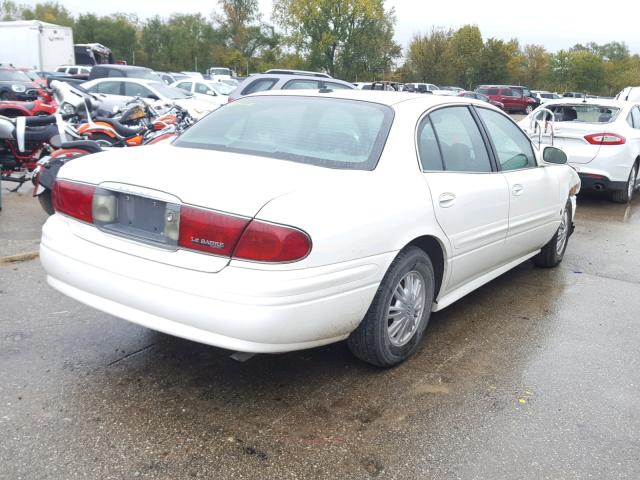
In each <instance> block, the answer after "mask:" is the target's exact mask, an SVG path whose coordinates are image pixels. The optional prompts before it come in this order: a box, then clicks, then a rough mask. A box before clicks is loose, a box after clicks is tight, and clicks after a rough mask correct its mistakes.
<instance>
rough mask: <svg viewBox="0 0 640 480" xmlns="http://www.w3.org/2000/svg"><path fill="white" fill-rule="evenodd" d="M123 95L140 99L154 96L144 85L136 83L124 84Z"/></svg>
mask: <svg viewBox="0 0 640 480" xmlns="http://www.w3.org/2000/svg"><path fill="white" fill-rule="evenodd" d="M124 94H125V96H127V97H138V96H139V97H142V98H152V97H155V96H156V95H154V94H153V92H151V90H149V89H148V88H147V87H145V86H144V85H139V84H137V83H129V82H127V83H125V84H124Z"/></svg>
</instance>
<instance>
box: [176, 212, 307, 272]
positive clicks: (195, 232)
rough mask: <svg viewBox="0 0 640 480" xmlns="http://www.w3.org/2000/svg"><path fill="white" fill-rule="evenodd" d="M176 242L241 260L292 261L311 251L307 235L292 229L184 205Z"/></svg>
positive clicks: (190, 247) (192, 248)
mask: <svg viewBox="0 0 640 480" xmlns="http://www.w3.org/2000/svg"><path fill="white" fill-rule="evenodd" d="M178 245H179V246H180V247H183V248H187V249H189V250H198V251H201V252H206V253H213V254H216V255H222V256H225V257H231V256H233V258H237V259H240V260H252V261H256V262H293V261H296V260H300V259H302V258H304V257H306V256H307V255H308V254H309V252H310V251H311V239H310V238H309V236H308V235H307V234H306V233H304V232H302V231H300V230H297V229H295V228H292V227H286V226H283V225H274V224H271V223H266V222H262V221H260V220H251V219H250V218H246V217H237V216H234V215H229V214H225V213H220V212H216V211H213V210H205V209H202V208H194V207H188V206H186V205H183V206H182V207H181V208H180V235H179V237H178Z"/></svg>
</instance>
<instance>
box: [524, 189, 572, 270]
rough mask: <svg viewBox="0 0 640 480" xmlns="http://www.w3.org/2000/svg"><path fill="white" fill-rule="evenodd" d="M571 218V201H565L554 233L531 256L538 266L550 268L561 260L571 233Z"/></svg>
mask: <svg viewBox="0 0 640 480" xmlns="http://www.w3.org/2000/svg"><path fill="white" fill-rule="evenodd" d="M571 219H572V215H571V202H570V201H567V204H566V205H565V207H564V211H563V212H562V217H561V218H560V226H559V227H558V230H557V231H556V234H555V235H554V236H553V238H552V239H551V240H549V243H547V244H546V245H545V246H544V247H542V250H541V251H540V253H539V254H538V255H536V256H535V257H533V263H535V264H536V265H537V266H538V267H544V268H552V267H556V266H557V265H558V264H559V263H560V262H562V259H563V258H564V252H565V251H566V250H567V243H568V242H569V235H570V234H571Z"/></svg>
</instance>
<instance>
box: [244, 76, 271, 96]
mask: <svg viewBox="0 0 640 480" xmlns="http://www.w3.org/2000/svg"><path fill="white" fill-rule="evenodd" d="M277 81H278V79H277V78H260V79H258V80H255V81H253V82H251V83H250V84H249V85H247V86H246V87H245V88H244V90H242V95H249V94H250V93H256V92H264V91H266V90H271V89H272V88H273V86H274V85H275V84H276V82H277Z"/></svg>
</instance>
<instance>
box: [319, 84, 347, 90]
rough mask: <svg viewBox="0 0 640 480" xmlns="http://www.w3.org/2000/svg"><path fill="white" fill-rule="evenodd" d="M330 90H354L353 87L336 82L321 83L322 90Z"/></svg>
mask: <svg viewBox="0 0 640 480" xmlns="http://www.w3.org/2000/svg"><path fill="white" fill-rule="evenodd" d="M325 87H326V88H330V89H332V90H352V88H351V87H349V86H347V85H343V84H341V83H335V82H320V88H325Z"/></svg>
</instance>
